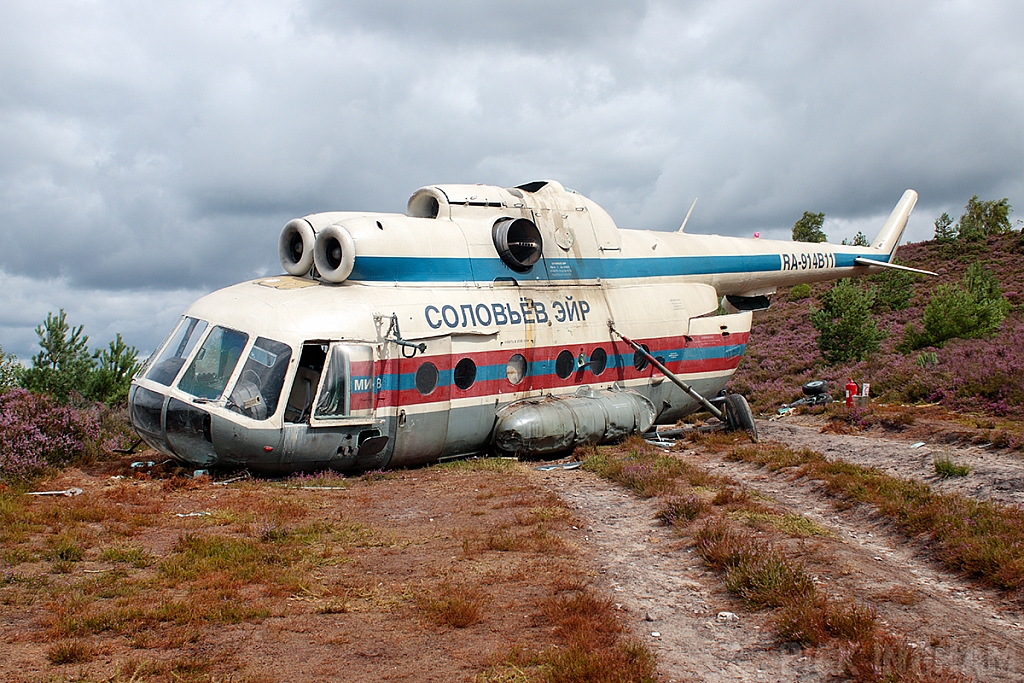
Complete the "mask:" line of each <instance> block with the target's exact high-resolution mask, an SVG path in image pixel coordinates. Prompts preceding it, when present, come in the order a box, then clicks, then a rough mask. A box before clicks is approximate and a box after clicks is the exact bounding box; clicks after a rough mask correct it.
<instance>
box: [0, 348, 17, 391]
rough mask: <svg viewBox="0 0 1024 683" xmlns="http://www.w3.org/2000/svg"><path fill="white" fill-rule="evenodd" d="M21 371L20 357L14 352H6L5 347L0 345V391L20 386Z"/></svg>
mask: <svg viewBox="0 0 1024 683" xmlns="http://www.w3.org/2000/svg"><path fill="white" fill-rule="evenodd" d="M21 372H22V369H21V365H19V364H18V357H17V356H15V355H14V354H13V353H4V348H3V347H2V346H0V392H3V391H6V390H7V389H10V388H11V387H16V386H18V382H19V380H20V379H21Z"/></svg>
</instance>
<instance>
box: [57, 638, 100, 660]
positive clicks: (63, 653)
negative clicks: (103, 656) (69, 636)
mask: <svg viewBox="0 0 1024 683" xmlns="http://www.w3.org/2000/svg"><path fill="white" fill-rule="evenodd" d="M93 656H94V653H93V649H92V648H91V647H90V646H89V644H88V643H84V642H82V641H81V640H61V641H58V642H56V643H54V644H53V645H51V646H50V647H48V648H46V658H47V659H49V660H50V663H52V664H56V665H58V666H60V665H62V664H82V663H84V662H88V661H89V660H91V659H92V658H93Z"/></svg>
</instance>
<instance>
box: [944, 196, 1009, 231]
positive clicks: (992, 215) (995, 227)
mask: <svg viewBox="0 0 1024 683" xmlns="http://www.w3.org/2000/svg"><path fill="white" fill-rule="evenodd" d="M1011 211H1012V208H1011V207H1010V202H1009V200H1008V199H1007V198H1006V197H1003V198H1002V199H999V200H996V199H992V200H989V201H987V202H982V201H979V200H978V195H974V196H973V197H971V199H970V200H969V201H968V202H967V206H966V207H965V208H964V212H963V214H962V215H961V216H960V223H959V225H958V227H957V236H958V237H959V238H960V239H962V240H967V241H969V242H977V241H980V240H983V239H985V238H986V237H988V236H989V235H1001V234H1003V233H1006V232H1010V231H1011V230H1012V227H1011V225H1010V212H1011Z"/></svg>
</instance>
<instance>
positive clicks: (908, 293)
mask: <svg viewBox="0 0 1024 683" xmlns="http://www.w3.org/2000/svg"><path fill="white" fill-rule="evenodd" d="M896 262H897V261H896V260H895V259H893V263H896ZM919 279H920V276H919V275H915V274H914V273H908V272H907V271H905V270H895V269H886V270H885V271H884V272H881V273H879V274H878V275H872V276H871V278H870V280H871V281H872V282H874V283H877V285H878V289H876V290H875V302H874V305H873V306H872V307H871V310H872V312H874V313H884V312H885V311H902V310H904V309H906V308H908V307H909V306H910V299H911V297H913V295H914V283H915V282H917V281H918V280H919Z"/></svg>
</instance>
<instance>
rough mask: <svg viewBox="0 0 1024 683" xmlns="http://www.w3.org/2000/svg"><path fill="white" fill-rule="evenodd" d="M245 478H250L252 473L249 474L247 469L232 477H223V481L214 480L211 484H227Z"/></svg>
mask: <svg viewBox="0 0 1024 683" xmlns="http://www.w3.org/2000/svg"><path fill="white" fill-rule="evenodd" d="M246 479H252V475H251V474H249V470H245V471H244V472H242V473H241V474H239V475H237V476H234V477H231V478H230V479H225V480H224V481H215V482H213V485H214V486H227V485H228V484H234V483H235V482H237V481H244V480H246Z"/></svg>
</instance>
